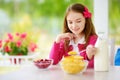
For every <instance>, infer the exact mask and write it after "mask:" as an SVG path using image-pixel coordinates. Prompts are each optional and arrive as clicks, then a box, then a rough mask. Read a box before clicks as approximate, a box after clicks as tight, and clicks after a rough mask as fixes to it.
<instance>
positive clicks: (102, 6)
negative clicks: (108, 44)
mask: <svg viewBox="0 0 120 80" xmlns="http://www.w3.org/2000/svg"><path fill="white" fill-rule="evenodd" d="M94 25H95V28H96V31H97V33H98V34H99V33H101V32H103V33H104V37H105V38H107V39H108V0H94Z"/></svg>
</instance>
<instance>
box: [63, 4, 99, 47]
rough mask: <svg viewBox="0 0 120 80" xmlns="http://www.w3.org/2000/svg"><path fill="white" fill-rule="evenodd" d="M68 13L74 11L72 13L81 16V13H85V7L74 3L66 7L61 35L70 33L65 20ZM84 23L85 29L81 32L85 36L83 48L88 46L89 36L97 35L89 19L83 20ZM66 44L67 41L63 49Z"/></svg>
mask: <svg viewBox="0 0 120 80" xmlns="http://www.w3.org/2000/svg"><path fill="white" fill-rule="evenodd" d="M70 11H74V12H77V13H82V14H83V12H84V11H85V6H84V5H82V4H80V3H75V4H72V5H70V6H69V7H68V9H67V11H66V15H65V17H64V26H63V33H67V32H69V33H72V32H71V31H70V30H69V28H68V25H67V19H66V18H67V15H68V13H69V12H70ZM85 21H86V22H85V28H84V30H83V33H84V34H85V41H86V44H85V47H86V46H87V44H88V39H89V36H90V35H97V34H96V32H95V28H94V25H93V23H92V20H91V18H85ZM68 44H69V41H65V48H67V47H68Z"/></svg>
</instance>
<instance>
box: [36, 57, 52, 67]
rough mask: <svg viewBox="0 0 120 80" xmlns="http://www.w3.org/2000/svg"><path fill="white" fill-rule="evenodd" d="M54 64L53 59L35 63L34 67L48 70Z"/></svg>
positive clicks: (40, 60)
mask: <svg viewBox="0 0 120 80" xmlns="http://www.w3.org/2000/svg"><path fill="white" fill-rule="evenodd" d="M52 63H53V60H52V59H38V60H35V61H34V65H35V66H36V67H38V68H39V69H46V68H48V67H50V66H51V65H52Z"/></svg>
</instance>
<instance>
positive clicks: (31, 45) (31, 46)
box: [28, 43, 37, 52]
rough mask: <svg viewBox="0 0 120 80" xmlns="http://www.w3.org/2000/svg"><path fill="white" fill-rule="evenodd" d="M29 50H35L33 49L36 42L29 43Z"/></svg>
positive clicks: (35, 46)
mask: <svg viewBox="0 0 120 80" xmlns="http://www.w3.org/2000/svg"><path fill="white" fill-rule="evenodd" d="M28 48H29V51H32V52H34V51H35V49H36V48H37V45H36V44H34V43H31V44H30V45H29V47H28Z"/></svg>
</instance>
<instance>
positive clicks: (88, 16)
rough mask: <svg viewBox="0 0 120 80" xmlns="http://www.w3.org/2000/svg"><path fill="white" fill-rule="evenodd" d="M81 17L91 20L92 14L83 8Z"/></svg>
mask: <svg viewBox="0 0 120 80" xmlns="http://www.w3.org/2000/svg"><path fill="white" fill-rule="evenodd" d="M83 15H84V17H85V18H91V16H92V14H91V13H90V12H89V11H88V9H87V8H86V7H85V11H84V12H83Z"/></svg>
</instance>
